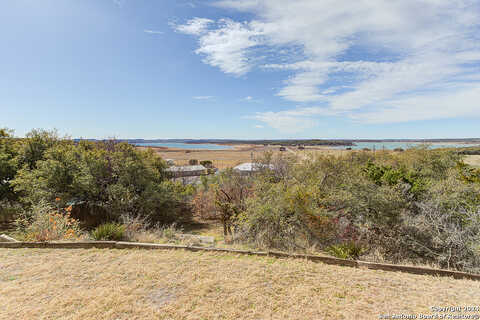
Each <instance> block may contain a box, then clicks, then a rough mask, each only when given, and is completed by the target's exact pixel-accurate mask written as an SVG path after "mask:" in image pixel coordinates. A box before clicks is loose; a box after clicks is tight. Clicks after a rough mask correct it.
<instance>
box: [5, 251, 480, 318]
mask: <svg viewBox="0 0 480 320" xmlns="http://www.w3.org/2000/svg"><path fill="white" fill-rule="evenodd" d="M0 270H2V272H1V273H0V297H2V298H1V299H0V318H1V319H38V318H42V319H99V318H101V319H374V318H378V317H379V315H380V314H384V313H404V314H411V313H414V314H418V313H423V314H429V313H430V307H431V306H456V305H462V306H463V305H469V304H471V305H475V303H476V302H478V301H477V300H478V299H477V297H478V296H479V294H480V282H474V281H468V280H453V279H450V278H437V277H432V276H418V275H411V274H404V273H392V272H383V271H373V270H362V269H352V268H347V267H339V266H330V265H324V264H320V263H313V262H308V261H302V260H289V259H274V258H267V257H265V258H261V257H248V256H236V255H233V254H223V253H192V252H186V251H142V250H98V249H95V250H81V249H79V250H61V249H57V250H49V249H40V250H38V249H15V250H11V249H10V250H9V249H1V250H0Z"/></svg>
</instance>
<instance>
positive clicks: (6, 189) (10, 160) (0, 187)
mask: <svg viewBox="0 0 480 320" xmlns="http://www.w3.org/2000/svg"><path fill="white" fill-rule="evenodd" d="M16 155H17V152H16V150H15V140H14V138H13V136H12V131H10V130H8V129H0V201H2V200H7V201H13V200H16V194H15V192H14V190H13V187H12V185H11V181H12V180H13V178H14V177H15V174H16V172H17V165H16V163H15V157H16Z"/></svg>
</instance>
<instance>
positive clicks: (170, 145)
mask: <svg viewBox="0 0 480 320" xmlns="http://www.w3.org/2000/svg"><path fill="white" fill-rule="evenodd" d="M135 145H136V146H141V147H167V148H177V149H189V150H230V149H233V147H232V146H224V145H218V144H211V143H202V144H196V143H137V144H135Z"/></svg>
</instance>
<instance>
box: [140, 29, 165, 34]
mask: <svg viewBox="0 0 480 320" xmlns="http://www.w3.org/2000/svg"><path fill="white" fill-rule="evenodd" d="M143 32H145V33H150V34H164V32H163V31H157V30H149V29H144V30H143Z"/></svg>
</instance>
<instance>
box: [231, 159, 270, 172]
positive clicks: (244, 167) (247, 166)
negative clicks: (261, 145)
mask: <svg viewBox="0 0 480 320" xmlns="http://www.w3.org/2000/svg"><path fill="white" fill-rule="evenodd" d="M265 168H269V169H272V170H273V165H272V164H269V165H266V164H262V163H254V162H246V163H242V164H240V165H238V166H236V167H235V168H233V170H236V171H238V172H240V173H241V174H245V175H247V174H251V173H254V172H257V171H259V170H261V169H265Z"/></svg>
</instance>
